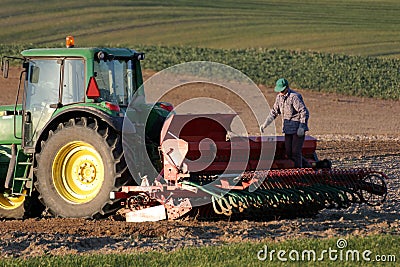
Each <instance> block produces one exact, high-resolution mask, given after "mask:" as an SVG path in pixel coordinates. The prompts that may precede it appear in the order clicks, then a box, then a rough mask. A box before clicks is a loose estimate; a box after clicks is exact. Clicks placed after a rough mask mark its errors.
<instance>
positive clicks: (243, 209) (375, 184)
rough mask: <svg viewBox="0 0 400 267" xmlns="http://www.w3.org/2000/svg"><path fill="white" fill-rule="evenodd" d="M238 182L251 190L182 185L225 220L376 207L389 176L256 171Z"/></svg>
mask: <svg viewBox="0 0 400 267" xmlns="http://www.w3.org/2000/svg"><path fill="white" fill-rule="evenodd" d="M239 178H240V181H245V182H249V181H251V182H252V183H251V186H249V187H247V188H246V189H244V190H238V189H231V190H230V189H226V188H220V187H215V186H212V187H211V186H207V185H199V184H198V183H194V182H190V181H184V182H182V183H183V184H186V185H190V186H193V187H196V188H198V189H199V190H201V191H203V192H205V193H207V194H209V195H210V197H211V202H212V206H213V211H214V212H215V214H217V215H226V216H231V215H233V214H237V213H248V214H254V213H255V212H256V213H265V214H267V215H275V216H277V215H285V216H298V215H299V214H312V213H315V212H317V211H319V210H322V209H332V208H335V209H344V208H348V207H349V206H350V205H351V204H352V203H359V204H361V203H366V204H367V205H371V206H376V205H380V204H382V203H383V202H384V201H385V199H386V195H387V187H386V183H385V180H384V179H385V178H387V177H386V175H385V174H383V173H379V172H375V171H372V170H366V169H350V170H336V169H333V170H314V169H288V170H269V171H253V172H245V173H243V174H241V175H240V176H239ZM210 216H211V215H210Z"/></svg>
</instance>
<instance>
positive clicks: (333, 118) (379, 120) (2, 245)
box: [0, 69, 400, 257]
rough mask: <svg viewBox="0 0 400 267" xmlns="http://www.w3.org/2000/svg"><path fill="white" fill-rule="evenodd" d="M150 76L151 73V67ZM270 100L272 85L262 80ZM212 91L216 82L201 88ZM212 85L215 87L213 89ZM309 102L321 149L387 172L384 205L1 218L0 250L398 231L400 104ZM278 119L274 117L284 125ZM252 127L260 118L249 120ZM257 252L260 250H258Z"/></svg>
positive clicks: (319, 98) (76, 250)
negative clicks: (199, 214) (145, 216)
mask: <svg viewBox="0 0 400 267" xmlns="http://www.w3.org/2000/svg"><path fill="white" fill-rule="evenodd" d="M18 73H19V70H17V69H12V72H11V73H10V78H9V79H7V80H4V79H0V91H1V96H0V104H1V105H4V104H13V103H14V99H15V93H16V89H17V85H18V80H19V78H18V77H19V74H18ZM145 74H146V75H145V76H146V77H149V76H151V75H152V74H153V72H151V71H146V73H145ZM260 88H261V89H262V90H263V92H264V94H265V95H266V97H267V99H268V102H269V104H270V105H272V103H273V100H274V98H275V93H274V92H273V89H272V88H269V87H265V86H260ZM198 90H199V91H203V93H204V94H206V95H208V96H209V95H210V94H212V89H210V88H206V87H202V88H200V89H198ZM210 90H211V91H210ZM297 91H298V92H300V93H302V95H303V97H304V100H305V103H306V105H307V106H308V108H309V110H310V113H311V118H310V128H311V130H310V132H309V134H310V135H313V136H316V137H317V138H318V139H319V140H320V141H319V143H318V151H317V153H318V155H319V157H320V158H329V159H331V160H332V162H333V165H334V167H338V168H354V167H367V168H374V169H376V170H378V171H383V172H385V173H386V174H387V175H388V177H389V179H388V181H387V182H388V188H389V194H388V199H387V201H386V202H385V203H384V204H383V205H382V206H379V207H369V206H367V205H360V206H359V205H353V206H351V207H350V208H348V209H344V210H324V211H322V212H321V213H320V214H318V215H316V216H314V217H312V218H297V219H290V220H289V219H281V218H276V220H273V221H257V220H241V221H229V220H225V221H195V220H189V221H172V222H170V221H161V222H151V223H126V222H123V221H115V220H114V219H113V218H112V217H111V218H108V219H104V220H85V219H61V218H50V217H43V218H37V219H27V220H3V221H0V240H1V241H0V257H30V256H37V255H45V254H57V255H60V254H88V253H116V252H120V253H129V252H133V251H149V250H166V251H170V250H174V249H177V248H181V247H186V246H205V245H218V244H223V243H231V242H241V241H244V240H247V241H249V240H252V241H262V240H276V241H279V240H283V239H287V238H298V237H316V238H324V237H346V236H348V235H370V234H374V233H388V234H393V235H398V234H399V229H400V171H399V170H400V132H399V129H400V119H399V115H398V114H400V103H399V101H388V100H376V99H367V98H358V97H349V96H339V95H335V94H326V93H318V92H310V91H303V90H297ZM192 94H193V91H192V92H191V91H190V90H185V91H184V92H180V93H179V94H177V95H175V96H172V97H171V98H170V99H166V100H168V101H170V102H173V103H174V104H176V103H177V102H178V103H179V101H182V99H188V98H190V97H191V95H192ZM279 127H280V122H279V120H277V128H278V132H279V129H280V128H279ZM248 129H249V132H250V133H252V134H255V133H256V132H257V129H258V126H257V125H250V126H249V128H248ZM255 253H256V252H255Z"/></svg>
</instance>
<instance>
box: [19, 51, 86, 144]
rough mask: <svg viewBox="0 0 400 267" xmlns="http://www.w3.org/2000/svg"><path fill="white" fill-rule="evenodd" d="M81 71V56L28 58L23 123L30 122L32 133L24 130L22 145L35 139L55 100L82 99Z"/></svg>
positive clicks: (82, 62) (83, 89) (82, 63)
mask: <svg viewBox="0 0 400 267" xmlns="http://www.w3.org/2000/svg"><path fill="white" fill-rule="evenodd" d="M84 70H85V67H84V61H83V60H82V59H57V58H53V59H31V60H29V65H28V68H27V81H26V89H25V92H26V94H25V109H26V112H27V114H28V116H27V117H26V118H25V123H30V124H31V125H32V128H31V129H32V130H31V131H32V132H31V133H27V132H25V145H27V146H29V144H30V143H32V141H34V140H36V137H37V135H38V134H39V133H40V131H41V129H42V128H43V126H44V125H45V124H46V123H47V122H48V121H49V120H50V118H51V116H52V114H53V113H54V111H55V109H56V107H57V105H56V104H57V103H61V104H62V105H68V104H71V103H76V102H83V101H84V95H85V72H84ZM60 84H61V85H62V86H60ZM60 93H61V94H60Z"/></svg>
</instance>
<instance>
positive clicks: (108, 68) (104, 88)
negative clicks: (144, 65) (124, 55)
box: [94, 60, 136, 106]
mask: <svg viewBox="0 0 400 267" xmlns="http://www.w3.org/2000/svg"><path fill="white" fill-rule="evenodd" d="M94 76H95V79H96V82H97V85H98V88H99V91H100V99H101V100H102V101H108V102H111V103H113V104H116V105H120V106H128V105H129V103H130V101H131V100H132V97H133V94H134V92H135V90H136V88H135V85H134V81H135V78H134V66H133V61H132V60H106V61H104V60H99V61H95V62H94Z"/></svg>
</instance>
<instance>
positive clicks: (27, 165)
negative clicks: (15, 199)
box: [12, 152, 33, 196]
mask: <svg viewBox="0 0 400 267" xmlns="http://www.w3.org/2000/svg"><path fill="white" fill-rule="evenodd" d="M18 153H20V152H18ZM32 159H33V157H28V158H27V159H25V160H26V161H18V156H17V164H16V166H15V170H14V174H16V173H17V168H18V167H19V166H20V167H22V168H24V172H23V175H22V177H15V175H14V179H13V187H12V188H14V184H15V182H16V181H23V182H25V184H26V183H30V185H28V186H25V187H27V188H28V192H27V193H23V190H22V189H21V192H14V195H29V196H30V195H31V193H32V188H33V186H32V182H33V179H32V177H33V176H32V173H31V172H32V171H33V168H31V167H32V166H33V160H32Z"/></svg>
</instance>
